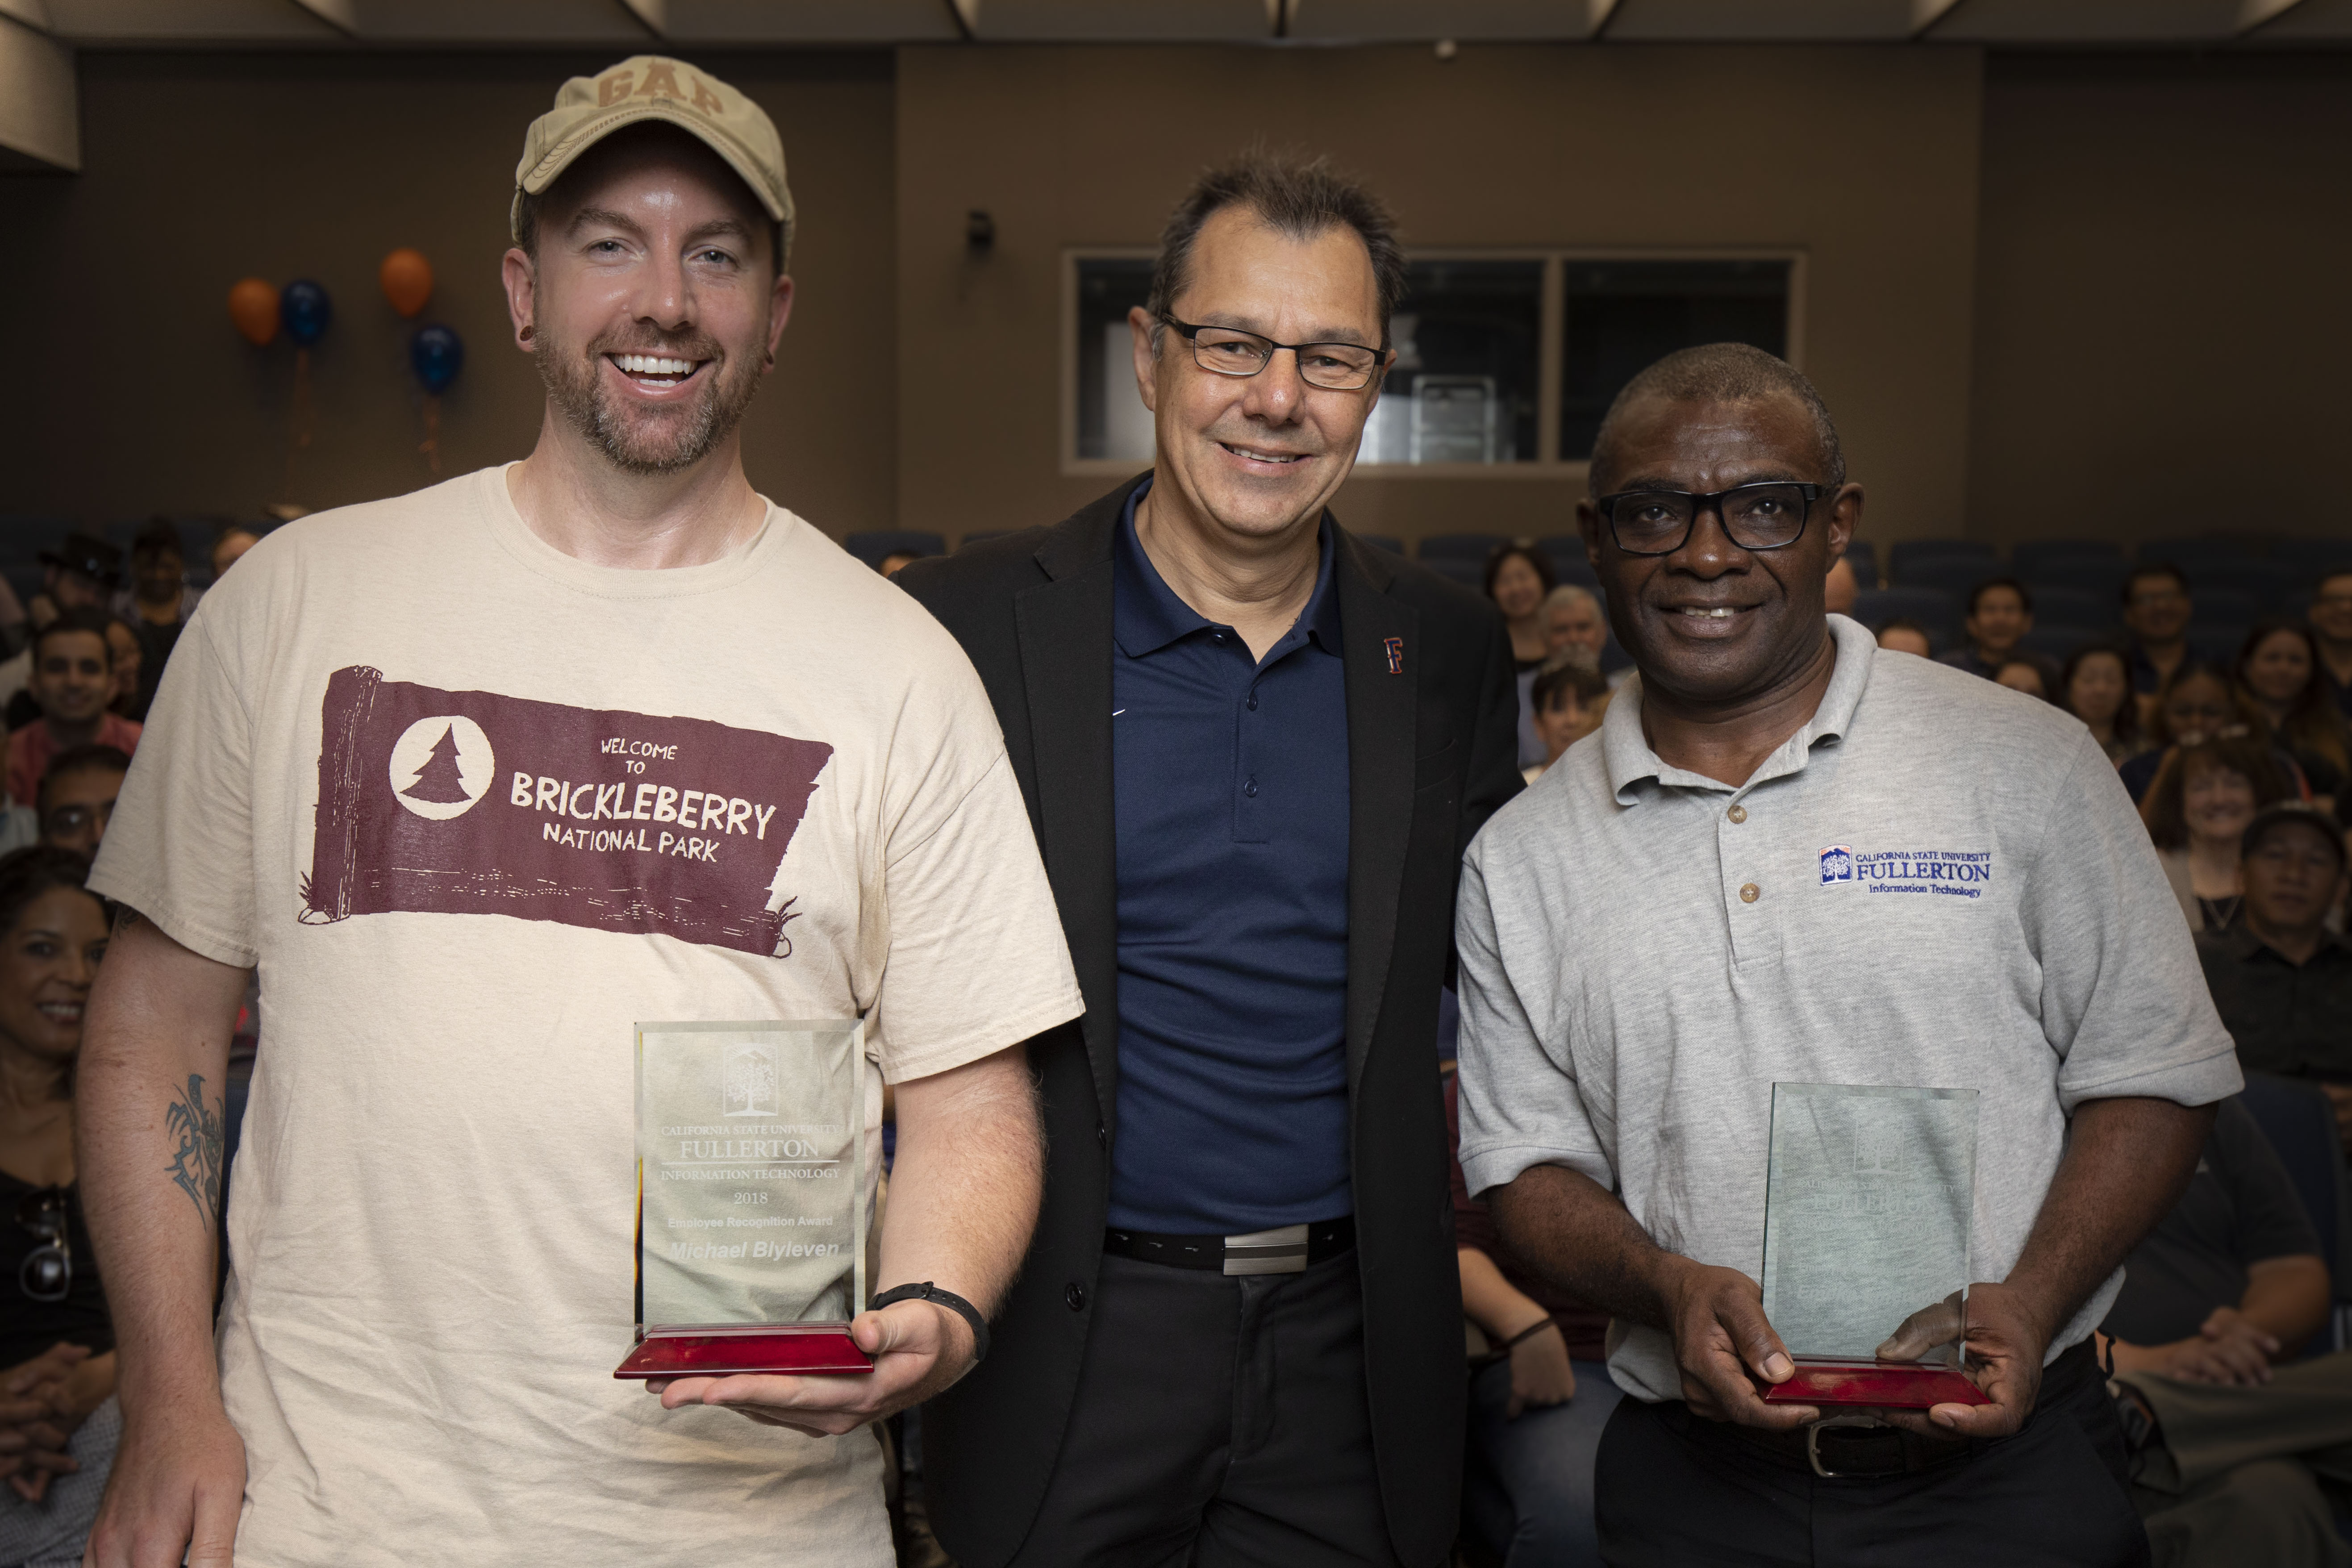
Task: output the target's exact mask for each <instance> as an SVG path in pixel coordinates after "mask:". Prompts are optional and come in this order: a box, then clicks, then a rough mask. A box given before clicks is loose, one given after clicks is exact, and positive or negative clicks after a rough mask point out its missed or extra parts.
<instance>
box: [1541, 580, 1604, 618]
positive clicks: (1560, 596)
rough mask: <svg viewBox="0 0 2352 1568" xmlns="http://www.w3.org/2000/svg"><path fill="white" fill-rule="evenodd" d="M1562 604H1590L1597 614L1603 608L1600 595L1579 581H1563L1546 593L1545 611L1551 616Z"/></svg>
mask: <svg viewBox="0 0 2352 1568" xmlns="http://www.w3.org/2000/svg"><path fill="white" fill-rule="evenodd" d="M1561 605H1591V606H1592V608H1593V610H1594V612H1595V613H1596V614H1597V613H1598V612H1599V611H1600V609H1601V600H1600V598H1599V596H1598V595H1595V594H1594V593H1593V592H1592V590H1591V589H1590V588H1587V587H1585V586H1584V585H1583V584H1579V583H1562V584H1560V585H1559V587H1557V588H1554V589H1553V590H1552V591H1551V592H1550V593H1549V594H1546V595H1544V602H1543V613H1544V614H1545V615H1547V616H1549V615H1550V614H1551V613H1552V612H1553V611H1554V610H1557V609H1559V607H1560V606H1561Z"/></svg>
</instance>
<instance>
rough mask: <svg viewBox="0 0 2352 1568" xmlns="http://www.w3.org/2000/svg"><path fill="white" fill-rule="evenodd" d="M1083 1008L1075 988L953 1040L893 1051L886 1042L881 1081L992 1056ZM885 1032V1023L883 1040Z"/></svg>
mask: <svg viewBox="0 0 2352 1568" xmlns="http://www.w3.org/2000/svg"><path fill="white" fill-rule="evenodd" d="M1086 1010H1087V1007H1086V1003H1085V1002H1084V1001H1083V1000H1082V999H1081V998H1080V997H1079V995H1078V994H1077V992H1076V991H1075V990H1072V991H1070V992H1068V993H1067V994H1065V995H1063V996H1062V997H1060V998H1058V999H1057V1000H1055V1001H1053V1002H1049V1003H1046V1004H1045V1005H1042V1006H1038V1007H1034V1008H1032V1009H1030V1010H1029V1011H1027V1012H1025V1013H1016V1014H1014V1015H1013V1016H1011V1017H1008V1018H1003V1019H998V1020H996V1021H994V1022H992V1023H991V1024H989V1025H988V1026H985V1027H983V1028H980V1029H975V1030H973V1031H971V1033H969V1034H965V1035H961V1036H959V1037H956V1038H955V1039H953V1040H950V1041H941V1042H936V1043H933V1044H930V1045H927V1046H926V1047H924V1048H923V1049H921V1050H919V1051H912V1052H900V1051H895V1050H891V1049H888V1048H887V1045H886V1048H885V1049H884V1051H883V1054H882V1063H881V1066H882V1081H883V1082H885V1083H887V1084H894V1085H895V1084H901V1083H906V1082H908V1081H909V1080H910V1079H919V1078H930V1077H933V1076H935V1075H937V1074H940V1073H943V1072H950V1071H952V1070H953V1069H955V1068H960V1067H963V1066H966V1065H968V1064H970V1063H971V1062H976V1061H979V1060H980V1059H981V1058H983V1057H992V1056H994V1055H995V1054H996V1053H997V1052H999V1051H1001V1050H1005V1049H1008V1048H1009V1047H1013V1046H1017V1045H1019V1044H1021V1043H1022V1042H1023V1041H1024V1040H1033V1039H1035V1038H1036V1037H1038V1036H1039V1035H1042V1034H1044V1033H1045V1031H1046V1030H1048V1029H1051V1028H1054V1027H1055V1026H1058V1025H1062V1024H1066V1023H1068V1022H1069V1021H1070V1020H1071V1019H1073V1018H1076V1017H1077V1016H1079V1015H1080V1014H1082V1013H1084V1012H1085V1011H1086ZM885 1036H886V1040H887V1025H886V1026H885Z"/></svg>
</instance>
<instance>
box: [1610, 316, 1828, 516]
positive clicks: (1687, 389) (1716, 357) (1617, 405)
mask: <svg viewBox="0 0 2352 1568" xmlns="http://www.w3.org/2000/svg"><path fill="white" fill-rule="evenodd" d="M1645 397H1663V398H1664V399H1665V400H1666V401H1668V402H1670V403H1753V402H1757V401H1759V400H1762V399H1765V398H1771V397H1793V398H1795V399H1796V400H1797V401H1798V402H1799V403H1800V404H1801V405H1804V409H1805V412H1806V413H1807V414H1809V415H1811V416H1812V421H1813V434H1814V439H1815V440H1816V441H1818V442H1819V443H1820V446H1821V458H1822V468H1823V469H1825V470H1826V471H1827V477H1828V479H1829V482H1830V484H1831V486H1832V488H1834V487H1836V486H1838V485H1842V484H1843V483H1845V453H1844V452H1843V451H1842V450H1841V449H1840V448H1839V447H1838V436H1837V426H1835V425H1834V424H1832V422H1831V420H1830V408H1829V405H1828V404H1826V403H1823V402H1822V395H1821V394H1820V393H1818V392H1816V391H1814V390H1813V384H1812V383H1811V382H1810V381H1807V380H1806V379H1805V376H1804V373H1803V372H1802V371H1800V370H1799V369H1798V368H1797V367H1796V366H1795V365H1792V364H1790V363H1789V362H1788V361H1787V360H1784V359H1780V358H1779V357H1778V356H1776V355H1773V354H1768V353H1765V352H1764V351H1763V350H1762V349H1759V348H1756V347H1753V346H1752V345H1750V344H1748V343H1702V344H1700V345H1699V346H1698V347H1696V348H1692V349H1677V350H1675V352H1674V353H1670V354H1668V355H1667V356H1666V357H1665V358H1664V359H1662V360H1660V361H1658V363H1655V364H1654V365H1652V366H1650V368H1649V369H1647V370H1645V371H1643V372H1642V373H1641V374H1639V375H1636V376H1635V377H1634V378H1633V380H1631V381H1629V382H1627V383H1626V384H1625V388H1624V390H1623V391H1622V392H1620V393H1619V394H1618V395H1617V396H1616V399H1615V400H1614V401H1613V402H1612V403H1611V404H1610V405H1609V412H1608V413H1607V414H1605V415H1602V416H1601V430H1600V433H1599V434H1598V435H1596V436H1595V437H1593V438H1592V463H1591V467H1590V468H1588V469H1587V470H1586V477H1587V482H1588V484H1589V485H1590V486H1591V493H1592V494H1594V495H1596V496H1603V495H1607V494H1609V493H1610V489H1611V487H1612V485H1613V484H1614V483H1615V481H1616V457H1617V453H1616V450H1615V446H1616V443H1615V441H1614V439H1613V437H1615V435H1616V433H1617V422H1618V420H1619V419H1620V418H1622V416H1623V415H1624V413H1625V410H1626V409H1628V408H1630V407H1632V406H1633V405H1634V404H1636V403H1639V402H1640V401H1641V400H1642V399H1643V398H1645Z"/></svg>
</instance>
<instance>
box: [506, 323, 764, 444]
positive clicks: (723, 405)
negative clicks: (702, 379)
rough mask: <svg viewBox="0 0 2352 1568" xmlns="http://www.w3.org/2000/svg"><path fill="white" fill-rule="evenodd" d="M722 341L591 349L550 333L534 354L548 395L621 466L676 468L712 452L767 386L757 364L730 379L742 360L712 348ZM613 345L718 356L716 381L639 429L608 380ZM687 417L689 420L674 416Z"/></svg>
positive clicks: (708, 357)
mask: <svg viewBox="0 0 2352 1568" xmlns="http://www.w3.org/2000/svg"><path fill="white" fill-rule="evenodd" d="M715 347H716V345H715V344H711V343H709V342H708V340H704V341H702V342H699V343H678V344H674V345H673V344H652V345H646V344H628V345H618V344H615V345H612V346H609V347H608V346H607V345H605V344H604V343H603V342H597V343H593V344H591V345H590V346H589V348H588V350H587V352H586V353H573V352H572V351H571V350H569V349H566V348H563V347H562V346H560V345H559V344H556V343H553V342H549V341H548V339H547V337H546V336H545V335H544V334H542V335H541V338H540V340H539V345H538V348H539V352H538V353H534V354H532V355H531V359H532V361H533V362H534V363H536V364H537V365H538V366H539V379H540V380H541V382H542V383H544V384H546V387H547V395H548V396H549V397H550V398H551V399H552V400H553V401H554V404H555V406H556V407H557V408H558V409H560V410H562V414H563V416H564V417H565V418H566V419H568V420H570V421H571V422H572V428H573V429H575V430H577V431H579V432H580V434H581V435H583V436H584V437H587V439H588V441H589V443H590V444H591V445H593V447H595V448H596V449H597V450H598V451H599V452H602V453H603V454H604V458H605V459H606V460H607V461H608V462H610V463H611V464H612V465H613V466H614V468H618V469H620V470H621V471H622V472H623V473H625V474H643V475H654V474H675V473H678V472H681V471H682V470H684V469H687V468H692V467H694V465H695V464H697V463H698V462H700V461H702V459H703V458H707V457H709V455H710V453H711V450H712V448H714V447H717V446H718V445H719V443H720V442H721V441H724V440H725V439H726V438H727V437H728V436H729V434H730V433H731V432H732V431H733V430H734V428H735V426H736V425H737V423H738V422H739V421H740V420H741V419H742V417H743V410H745V409H746V408H749V407H750V406H751V397H752V395H753V394H755V393H757V392H758V391H759V390H760V377H759V375H758V374H756V372H751V371H746V372H742V373H740V374H735V377H734V379H732V380H730V379H728V375H729V370H728V367H731V366H732V365H733V364H734V363H736V362H735V361H734V359H733V358H732V357H721V356H719V354H717V353H713V352H710V351H712V350H713V349H715ZM607 353H675V354H677V355H678V356H679V357H682V358H688V359H694V360H708V361H711V362H712V363H710V364H709V366H707V367H706V373H707V374H710V375H711V382H710V384H709V387H707V388H706V389H704V391H703V393H702V395H701V396H700V397H698V398H697V399H696V400H695V401H694V402H693V403H691V404H687V405H681V406H680V407H678V408H677V409H676V410H668V409H665V410H663V411H662V412H661V413H660V414H659V415H657V416H656V417H655V418H653V419H649V420H645V421H642V422H641V427H640V428H638V429H635V430H632V429H631V428H630V427H629V424H628V421H626V420H625V418H624V416H623V414H622V410H621V407H620V405H619V404H618V403H617V402H616V400H615V399H614V396H613V395H612V394H610V393H609V392H608V391H607V390H606V388H605V386H604V381H603V370H602V366H603V364H604V356H605V355H606V354H607ZM746 363H749V362H746ZM679 420H682V421H683V423H674V421H679ZM645 426H650V428H646V427H645Z"/></svg>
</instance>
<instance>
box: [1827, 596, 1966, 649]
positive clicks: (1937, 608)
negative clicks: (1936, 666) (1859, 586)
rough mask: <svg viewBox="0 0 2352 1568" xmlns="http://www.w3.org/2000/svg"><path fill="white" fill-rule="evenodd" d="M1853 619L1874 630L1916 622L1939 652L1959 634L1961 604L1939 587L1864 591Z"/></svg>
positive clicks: (1950, 644)
mask: <svg viewBox="0 0 2352 1568" xmlns="http://www.w3.org/2000/svg"><path fill="white" fill-rule="evenodd" d="M1853 618H1854V619H1855V620H1857V621H1860V622H1861V623H1862V624H1863V625H1864V626H1868V627H1869V628H1870V629H1871V630H1873V631H1876V630H1878V628H1879V627H1881V626H1885V624H1886V623H1887V622H1889V621H1893V620H1906V621H1916V622H1918V623H1919V624H1920V625H1921V626H1925V627H1927V636H1928V637H1930V638H1931V639H1932V640H1933V641H1934V643H1935V646H1936V651H1937V653H1941V652H1943V651H1944V650H1945V649H1946V648H1948V647H1951V646H1952V644H1953V643H1954V642H1956V641H1957V640H1958V637H1959V635H1960V606H1959V603H1958V601H1957V600H1955V599H1954V598H1953V597H1952V595H1949V594H1947V593H1944V592H1943V591H1942V590H1940V589H1937V588H1864V590H1863V591H1862V592H1861V593H1860V594H1858V595H1855V597H1854V601H1853Z"/></svg>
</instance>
